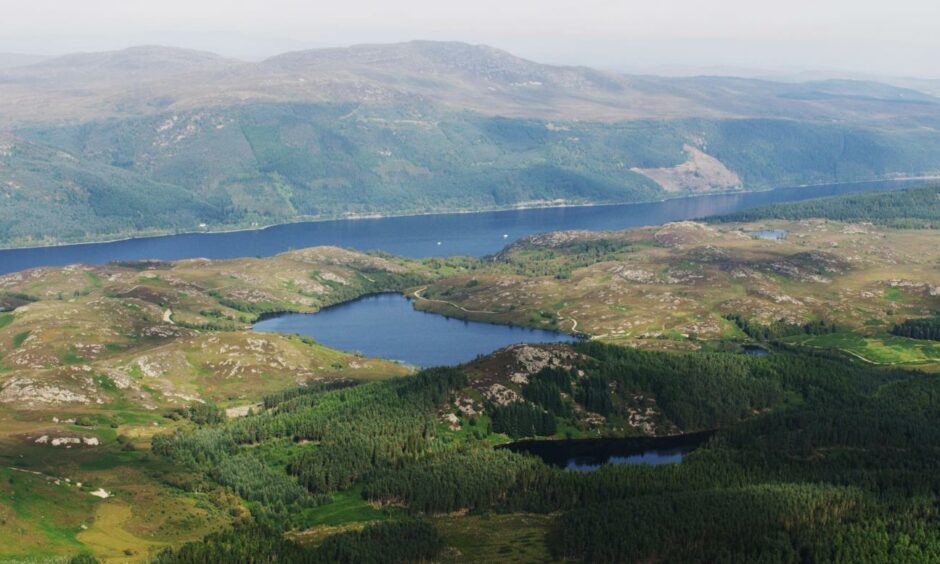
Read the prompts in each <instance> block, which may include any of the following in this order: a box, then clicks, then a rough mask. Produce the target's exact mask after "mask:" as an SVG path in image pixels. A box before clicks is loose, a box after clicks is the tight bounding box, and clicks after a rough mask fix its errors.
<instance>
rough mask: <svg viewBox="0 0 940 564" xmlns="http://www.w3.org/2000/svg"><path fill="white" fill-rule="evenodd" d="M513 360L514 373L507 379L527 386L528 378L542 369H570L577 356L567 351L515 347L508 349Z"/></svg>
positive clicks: (523, 346)
mask: <svg viewBox="0 0 940 564" xmlns="http://www.w3.org/2000/svg"><path fill="white" fill-rule="evenodd" d="M508 352H509V353H510V354H511V355H512V357H513V359H514V360H515V367H514V368H515V371H514V372H513V373H512V374H511V375H510V376H509V379H510V380H511V381H512V382H513V383H515V384H520V385H523V384H527V383H528V382H529V376H532V375H533V374H536V373H538V372H539V371H541V370H542V369H543V368H571V366H572V364H573V361H574V360H575V358H576V357H577V355H576V354H575V353H574V352H572V351H570V350H568V349H559V348H551V349H549V348H544V347H534V346H531V345H515V346H513V347H510V348H509V349H508Z"/></svg>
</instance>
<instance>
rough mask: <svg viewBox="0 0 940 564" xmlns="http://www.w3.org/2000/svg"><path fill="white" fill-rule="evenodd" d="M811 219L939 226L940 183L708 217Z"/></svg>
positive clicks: (720, 219) (725, 219)
mask: <svg viewBox="0 0 940 564" xmlns="http://www.w3.org/2000/svg"><path fill="white" fill-rule="evenodd" d="M811 218H822V219H831V220H833V221H849V222H871V223H875V224H878V225H886V226H888V227H894V228H901V229H924V228H929V229H936V228H937V227H938V226H940V184H931V185H928V186H920V187H915V188H907V189H904V190H897V191H891V192H880V193H874V194H848V195H844V196H835V197H832V198H819V199H816V200H806V201H803V202H788V203H785V204H773V205H769V206H762V207H758V208H753V209H749V210H743V211H739V212H736V213H732V214H728V215H723V216H719V217H715V218H708V221H713V222H744V223H747V222H754V221H764V220H768V219H788V220H801V219H811Z"/></svg>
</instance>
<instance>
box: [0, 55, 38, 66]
mask: <svg viewBox="0 0 940 564" xmlns="http://www.w3.org/2000/svg"><path fill="white" fill-rule="evenodd" d="M48 58H49V57H45V56H43V55H26V54H23V53H0V70H4V69H11V68H15V67H22V66H26V65H32V64H35V63H38V62H41V61H45V60H46V59H48Z"/></svg>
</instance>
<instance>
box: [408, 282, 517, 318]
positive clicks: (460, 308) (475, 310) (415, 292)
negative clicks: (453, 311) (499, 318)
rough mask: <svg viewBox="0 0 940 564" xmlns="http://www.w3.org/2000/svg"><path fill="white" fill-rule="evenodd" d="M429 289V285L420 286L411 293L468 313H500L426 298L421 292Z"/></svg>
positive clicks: (419, 297)
mask: <svg viewBox="0 0 940 564" xmlns="http://www.w3.org/2000/svg"><path fill="white" fill-rule="evenodd" d="M427 289H428V287H427V286H422V287H420V288H418V289H417V290H415V291H414V292H413V293H412V294H411V295H412V296H414V297H415V299H418V300H424V301H426V302H434V303H439V304H446V305H449V306H451V307H455V308H457V309H459V310H460V311H463V312H466V313H488V314H490V315H497V314H498V313H499V312H498V311H487V310H483V309H467V308H465V307H463V306H461V305H457V304H455V303H454V302H448V301H445V300H432V299H431V298H425V297H424V296H422V295H421V292H423V291H425V290H427Z"/></svg>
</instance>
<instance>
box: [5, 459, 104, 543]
mask: <svg viewBox="0 0 940 564" xmlns="http://www.w3.org/2000/svg"><path fill="white" fill-rule="evenodd" d="M96 501H97V500H96V499H95V498H94V497H92V496H90V495H88V494H87V493H85V492H82V491H80V490H79V489H78V488H76V487H74V486H66V485H64V484H60V485H55V484H54V483H52V482H49V481H47V480H46V479H45V478H43V477H41V476H36V475H33V474H27V473H24V472H16V471H13V470H10V469H9V468H6V467H4V468H0V515H2V516H3V524H2V525H0V546H2V547H4V548H3V549H2V552H3V555H2V556H0V561H41V560H36V559H48V558H49V557H50V556H54V555H57V554H60V555H61V554H72V553H76V552H79V550H80V549H81V548H82V547H81V544H80V543H79V542H78V541H77V540H76V538H75V536H76V534H78V533H79V532H80V531H81V525H82V524H84V523H87V522H90V517H91V515H92V514H93V507H94V504H95V502H96ZM43 561H44V560H43Z"/></svg>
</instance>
